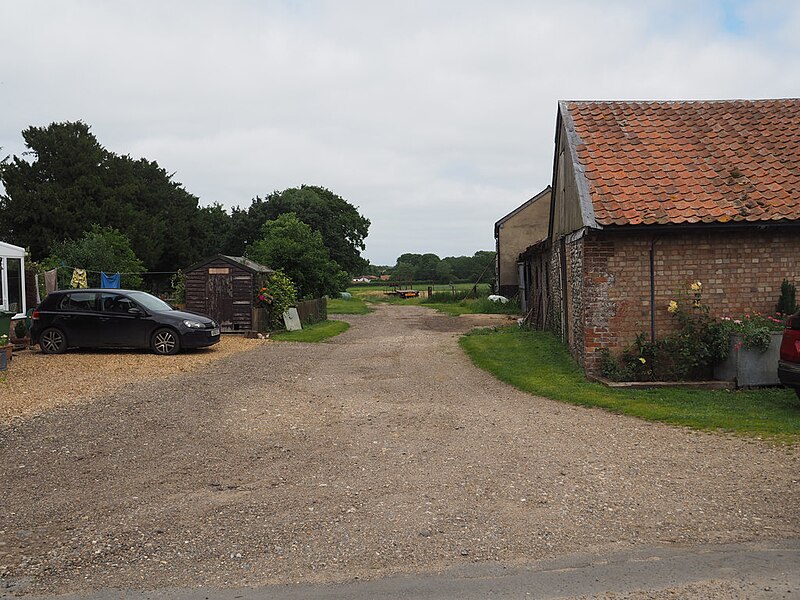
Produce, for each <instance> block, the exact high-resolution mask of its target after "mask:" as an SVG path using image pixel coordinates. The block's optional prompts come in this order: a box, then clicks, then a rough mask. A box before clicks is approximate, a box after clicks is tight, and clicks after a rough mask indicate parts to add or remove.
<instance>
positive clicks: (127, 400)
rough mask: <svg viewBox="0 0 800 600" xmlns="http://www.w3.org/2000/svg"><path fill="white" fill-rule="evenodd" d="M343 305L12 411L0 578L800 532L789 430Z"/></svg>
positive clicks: (38, 586) (365, 570) (100, 577)
mask: <svg viewBox="0 0 800 600" xmlns="http://www.w3.org/2000/svg"><path fill="white" fill-rule="evenodd" d="M347 321H349V322H350V323H351V324H352V327H351V328H350V330H348V331H347V332H346V333H345V334H343V335H341V336H339V337H337V338H334V339H333V340H332V341H330V342H328V343H324V344H316V345H311V344H308V345H307V344H288V343H283V344H279V343H272V344H264V345H260V346H258V347H255V348H254V349H252V350H250V351H247V352H244V353H240V354H236V355H232V356H229V357H227V358H223V359H221V360H219V361H216V362H212V363H210V364H209V365H208V366H207V367H205V368H204V369H202V370H199V371H195V372H193V373H179V374H175V375H174V376H168V377H166V378H160V379H157V380H154V381H150V382H135V383H130V384H127V385H125V386H123V387H121V388H120V389H117V390H116V391H115V392H113V393H112V394H110V395H108V396H105V397H101V398H99V399H98V400H96V401H94V402H93V403H91V404H88V405H78V406H70V407H59V408H55V409H53V410H50V411H48V412H45V413H43V414H41V415H39V416H36V417H32V418H28V419H17V420H15V421H13V422H11V423H10V424H6V425H0V481H2V482H3V485H2V489H0V510H2V513H3V514H2V518H0V573H2V576H3V578H4V579H3V580H4V581H5V585H6V586H7V588H8V589H10V590H11V591H13V592H15V593H21V594H22V593H43V592H48V593H53V592H66V591H73V592H74V591H76V590H77V591H79V590H92V589H98V588H103V587H120V588H133V589H137V588H155V587H192V586H199V585H205V586H212V587H213V586H220V587H234V586H235V587H238V586H246V585H263V584H269V583H284V582H297V581H303V582H305V583H309V582H335V581H345V580H352V579H354V578H361V579H368V578H375V577H378V576H384V575H388V574H392V573H414V572H432V571H436V570H437V569H445V568H448V567H452V566H454V565H458V564H464V563H473V562H478V563H484V562H486V561H502V562H503V563H505V564H510V565H524V564H526V563H529V562H530V561H534V560H538V559H542V558H550V557H557V556H561V555H564V554H568V553H575V552H588V553H591V552H603V551H619V550H623V549H626V548H636V547H641V546H647V545H650V546H652V545H657V544H666V545H687V546H693V545H697V544H715V543H729V542H742V541H758V540H775V539H782V538H797V537H799V536H800V509H799V508H798V507H800V494H798V485H797V483H798V479H799V478H800V458H799V457H798V454H797V452H796V448H784V447H775V446H772V445H768V444H766V443H761V442H758V441H748V440H744V439H739V438H735V437H729V436H725V435H715V434H709V433H698V432H693V431H689V430H685V429H681V428H676V427H671V426H666V425H660V424H650V423H646V422H643V421H640V420H637V419H634V418H630V417H624V416H619V415H614V414H610V413H607V412H603V411H600V410H594V409H585V408H579V407H573V406H569V405H565V404H561V403H557V402H552V401H549V400H546V399H543V398H537V397H532V396H529V395H526V394H524V393H522V392H519V391H517V390H515V389H513V388H511V387H509V386H506V385H504V384H502V383H499V382H497V381H496V380H494V379H493V378H492V377H490V376H489V375H487V374H486V373H484V372H482V371H480V370H478V369H477V368H475V367H474V366H473V365H472V364H471V363H470V362H469V360H468V359H467V358H466V357H465V356H464V354H463V353H462V352H461V350H460V349H459V347H458V345H457V339H458V336H459V335H460V334H461V333H463V332H464V331H466V330H467V329H468V328H469V327H471V326H472V325H473V324H475V320H474V319H464V318H452V317H448V316H445V315H440V314H437V313H434V312H432V311H429V310H428V309H424V308H420V307H414V306H379V307H378V309H377V311H376V312H374V313H372V314H369V315H364V316H348V317H347ZM52 358H54V359H56V360H57V359H58V357H52Z"/></svg>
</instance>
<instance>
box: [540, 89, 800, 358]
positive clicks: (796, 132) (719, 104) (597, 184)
mask: <svg viewBox="0 0 800 600" xmlns="http://www.w3.org/2000/svg"><path fill="white" fill-rule="evenodd" d="M552 188H553V192H552V194H553V198H552V204H551V210H550V226H549V233H548V239H547V241H546V243H542V244H538V245H537V246H535V247H532V248H531V249H529V252H528V253H527V260H530V261H536V260H539V261H540V262H544V263H545V264H547V268H548V269H549V273H548V277H547V278H546V280H547V284H546V285H547V286H548V289H547V290H545V295H546V297H547V302H546V304H545V305H546V307H547V315H546V317H547V318H546V319H544V326H545V327H548V328H550V329H553V330H554V331H556V332H557V333H558V334H559V335H560V336H561V337H562V339H563V340H564V341H565V342H566V343H567V344H568V346H569V348H570V351H571V352H572V354H573V355H574V356H575V357H576V358H577V360H578V361H579V362H580V363H581V364H582V365H583V366H584V368H585V369H586V370H587V371H588V372H596V371H597V369H598V368H599V354H598V353H597V351H598V350H599V349H601V348H608V349H610V350H611V351H612V352H619V351H621V350H622V349H624V348H625V347H626V346H628V345H629V344H631V342H632V341H633V340H634V338H635V336H636V335H637V334H638V333H645V334H646V336H647V338H648V339H654V338H657V337H659V336H660V335H662V334H664V333H666V332H668V331H670V330H672V328H673V327H674V326H675V323H674V319H673V318H672V317H671V315H670V314H669V313H668V312H667V310H666V307H667V305H668V304H669V301H670V300H671V299H674V298H675V297H676V294H677V293H678V292H680V291H682V290H687V289H688V286H689V285H690V284H691V282H694V281H700V282H702V284H703V301H704V302H705V303H707V304H708V305H709V306H710V308H711V310H712V312H713V313H714V314H716V315H718V316H722V315H737V314H740V313H744V312H748V311H761V312H764V313H767V312H771V311H772V310H774V307H775V304H776V302H777V300H778V296H779V293H780V286H781V282H782V280H783V279H784V278H787V279H788V280H789V281H791V282H793V283H795V284H796V285H800V264H798V256H800V100H797V99H787V100H755V101H745V100H736V101H699V102H561V103H559V110H558V116H557V124H556V140H555V159H554V167H553V184H552ZM534 285H535V281H534ZM539 291H540V292H541V290H539ZM536 292H537V290H535V289H532V290H528V294H529V295H531V296H534V295H535V294H536Z"/></svg>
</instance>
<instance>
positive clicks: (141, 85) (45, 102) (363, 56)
mask: <svg viewBox="0 0 800 600" xmlns="http://www.w3.org/2000/svg"><path fill="white" fill-rule="evenodd" d="M0 56H1V57H2V59H0V146H2V147H3V151H2V154H3V155H6V154H20V153H21V152H22V151H23V150H24V147H23V143H22V138H21V135H20V132H21V131H22V130H23V129H25V128H26V127H29V126H31V125H35V126H46V125H47V124H49V123H51V122H53V121H74V120H82V121H84V122H86V123H88V124H89V125H91V127H92V131H93V132H94V134H95V135H96V136H97V138H98V139H99V141H100V143H101V144H103V145H104V146H105V147H106V148H108V149H109V150H112V151H114V152H117V153H119V154H130V155H131V156H133V157H135V158H138V157H146V158H148V159H149V160H155V161H157V162H158V163H159V164H160V165H161V166H162V167H164V168H165V169H166V170H167V171H169V172H174V173H175V176H174V179H175V180H176V181H179V182H181V183H182V184H183V185H184V187H185V188H186V189H187V190H188V191H189V192H191V193H192V194H194V195H196V196H198V197H199V198H200V202H201V204H203V205H206V204H211V203H213V202H219V203H220V204H222V205H224V206H226V207H230V206H234V205H240V206H248V205H249V204H250V200H251V199H252V198H253V197H254V196H256V195H260V196H264V195H266V194H268V193H269V192H271V191H273V190H282V189H285V188H287V187H293V186H298V185H300V184H302V183H308V184H315V185H322V186H325V187H328V188H329V189H331V190H333V191H334V192H336V193H337V194H339V195H341V196H342V197H344V198H345V199H346V200H348V201H349V202H351V203H352V204H354V205H356V206H358V207H359V209H360V211H361V213H362V214H363V215H365V216H366V217H367V218H369V219H370V220H371V221H372V226H371V228H370V235H369V237H368V239H367V250H366V252H365V256H366V257H367V258H369V259H370V260H371V261H372V262H373V263H375V264H394V262H395V260H396V258H397V257H398V256H399V255H400V254H402V253H403V252H420V253H421V252H434V253H436V254H438V255H439V256H442V257H444V256H453V255H462V254H472V253H473V252H475V251H476V250H479V249H492V248H493V247H494V239H493V224H494V222H495V221H496V220H497V219H499V218H500V217H502V216H503V215H505V214H506V213H508V212H509V211H511V210H513V209H514V208H515V207H516V206H518V205H519V204H521V203H522V202H524V201H525V200H527V199H528V198H530V197H531V196H533V195H534V194H536V193H538V192H539V191H540V190H541V189H542V188H544V187H545V186H546V185H548V184H549V183H550V180H551V169H552V160H553V137H554V129H555V115H556V108H557V102H558V100H560V99H573V100H577V99H580V100H608V99H618V100H640V99H713V98H773V97H796V96H798V95H800V2H796V1H794V0H786V1H781V0H774V1H763V2H761V1H722V0H714V1H712V0H708V1H704V0H687V1H673V2H670V1H666V0H664V1H647V0H631V1H626V2H622V1H616V2H615V1H611V0H602V1H600V0H597V1H586V2H578V1H565V0H551V1H548V2H539V1H533V0H528V1H511V0H509V1H503V0H486V1H470V0H453V1H450V0H440V1H437V0H427V1H414V0H402V1H385V2H384V1H380V0H365V1H362V2H355V1H348V0H331V1H312V0H308V1H289V0H285V1H277V0H275V1H268V0H263V1H255V0H251V1H232V0H226V1H224V2H223V1H213V2H212V1H199V0H191V1H185V2H183V1H169V0H157V1H142V0H136V1H135V2H112V1H101V0H95V1H90V0H85V1H80V0H52V1H49V2H46V1H38V0H0Z"/></svg>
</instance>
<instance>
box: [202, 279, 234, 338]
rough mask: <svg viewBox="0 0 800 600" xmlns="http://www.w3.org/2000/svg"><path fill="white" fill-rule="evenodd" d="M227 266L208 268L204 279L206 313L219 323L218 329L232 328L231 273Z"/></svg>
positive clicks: (226, 329)
mask: <svg viewBox="0 0 800 600" xmlns="http://www.w3.org/2000/svg"><path fill="white" fill-rule="evenodd" d="M230 271H231V270H230V268H229V267H221V268H220V267H217V268H209V269H208V278H207V279H206V314H207V315H208V316H209V317H211V318H212V319H214V320H215V321H216V322H217V323H219V326H220V329H222V330H223V331H230V330H232V329H233V275H232V274H231V272H230Z"/></svg>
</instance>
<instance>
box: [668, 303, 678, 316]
mask: <svg viewBox="0 0 800 600" xmlns="http://www.w3.org/2000/svg"><path fill="white" fill-rule="evenodd" d="M667 311H668V312H671V313H674V312H678V303H677V302H675V300H670V301H669V306H667Z"/></svg>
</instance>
